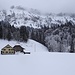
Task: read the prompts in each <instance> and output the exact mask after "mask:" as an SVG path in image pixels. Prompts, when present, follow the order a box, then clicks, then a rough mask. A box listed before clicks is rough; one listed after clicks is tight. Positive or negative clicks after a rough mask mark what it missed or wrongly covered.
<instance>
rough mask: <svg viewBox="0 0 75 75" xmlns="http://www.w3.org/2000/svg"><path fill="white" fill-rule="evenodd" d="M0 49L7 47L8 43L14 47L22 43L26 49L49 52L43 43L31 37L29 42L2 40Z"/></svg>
mask: <svg viewBox="0 0 75 75" xmlns="http://www.w3.org/2000/svg"><path fill="white" fill-rule="evenodd" d="M0 43H1V44H0V50H1V49H2V48H3V47H5V46H6V45H7V44H9V45H10V46H12V47H14V46H15V45H21V46H22V47H23V48H25V51H29V52H31V53H32V52H48V50H47V48H46V47H45V46H43V45H42V44H40V43H38V42H36V41H34V40H31V39H29V40H28V42H27V43H24V42H17V41H7V40H0Z"/></svg>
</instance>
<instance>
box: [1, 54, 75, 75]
mask: <svg viewBox="0 0 75 75" xmlns="http://www.w3.org/2000/svg"><path fill="white" fill-rule="evenodd" d="M0 75H75V54H62V53H57V54H56V53H32V54H30V55H18V56H17V55H15V56H12V55H8V56H0Z"/></svg>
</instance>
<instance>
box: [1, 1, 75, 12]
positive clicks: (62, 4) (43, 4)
mask: <svg viewBox="0 0 75 75" xmlns="http://www.w3.org/2000/svg"><path fill="white" fill-rule="evenodd" d="M12 5H15V6H17V5H22V6H24V7H27V8H34V9H39V10H41V11H43V12H53V13H59V12H68V13H70V12H71V13H75V8H74V7H75V0H0V9H8V8H9V7H10V6H12Z"/></svg>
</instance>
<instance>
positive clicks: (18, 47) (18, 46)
mask: <svg viewBox="0 0 75 75" xmlns="http://www.w3.org/2000/svg"><path fill="white" fill-rule="evenodd" d="M13 49H14V50H15V51H16V52H24V48H23V47H21V46H20V45H15V46H14V47H13Z"/></svg>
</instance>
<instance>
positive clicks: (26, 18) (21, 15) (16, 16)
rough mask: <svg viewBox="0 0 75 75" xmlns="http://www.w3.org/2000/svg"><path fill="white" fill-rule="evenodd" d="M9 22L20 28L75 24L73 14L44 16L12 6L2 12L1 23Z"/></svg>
mask: <svg viewBox="0 0 75 75" xmlns="http://www.w3.org/2000/svg"><path fill="white" fill-rule="evenodd" d="M2 20H4V21H8V22H9V23H10V24H11V25H14V26H17V27H20V26H21V25H25V26H29V27H33V28H41V26H44V25H46V26H49V27H50V26H51V25H56V24H59V25H60V24H62V23H65V22H66V21H72V22H73V23H75V16H73V14H58V15H57V14H46V15H44V14H42V13H41V12H39V11H38V10H35V9H27V8H23V7H21V6H12V7H11V9H9V10H1V11H0V21H2Z"/></svg>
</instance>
